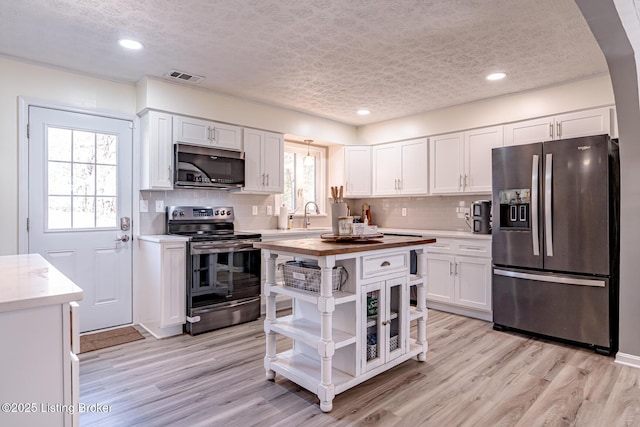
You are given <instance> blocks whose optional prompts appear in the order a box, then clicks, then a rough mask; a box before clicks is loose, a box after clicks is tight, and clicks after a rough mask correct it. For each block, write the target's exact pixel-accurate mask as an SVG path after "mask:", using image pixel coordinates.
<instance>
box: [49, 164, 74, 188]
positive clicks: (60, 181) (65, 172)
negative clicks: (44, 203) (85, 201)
mask: <svg viewBox="0 0 640 427" xmlns="http://www.w3.org/2000/svg"><path fill="white" fill-rule="evenodd" d="M48 181H49V194H57V195H68V196H70V195H71V163H62V162H49V176H48Z"/></svg>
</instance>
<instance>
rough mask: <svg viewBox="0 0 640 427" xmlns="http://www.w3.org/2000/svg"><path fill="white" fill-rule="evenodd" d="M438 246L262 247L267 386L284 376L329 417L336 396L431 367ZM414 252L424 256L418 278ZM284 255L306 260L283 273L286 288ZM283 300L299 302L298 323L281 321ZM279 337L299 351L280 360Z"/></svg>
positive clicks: (413, 241)
mask: <svg viewBox="0 0 640 427" xmlns="http://www.w3.org/2000/svg"><path fill="white" fill-rule="evenodd" d="M435 241H436V240H435V239H433V238H425V237H409V236H384V237H382V238H380V239H375V240H362V241H352V242H334V241H330V240H327V239H321V238H308V239H296V240H281V241H273V242H260V243H255V244H254V246H255V247H256V248H259V249H262V251H263V256H264V259H265V261H266V267H267V268H266V275H267V277H266V282H265V289H264V294H265V297H266V319H265V322H264V330H265V333H266V355H265V359H264V366H265V370H266V376H267V379H269V380H273V379H275V375H276V373H279V374H280V375H282V376H284V377H286V378H288V379H289V380H291V381H293V382H295V383H297V384H298V385H300V386H302V387H304V388H306V389H307V390H309V391H311V392H312V393H315V394H316V395H317V396H318V398H319V399H320V409H321V410H322V411H324V412H329V411H331V409H332V407H333V398H334V397H335V395H337V394H339V393H341V392H343V391H345V390H348V389H349V388H351V387H354V386H356V385H358V384H360V383H362V382H363V381H366V380H367V379H369V378H372V377H374V376H376V375H378V374H380V373H382V372H384V371H386V370H388V369H390V368H392V367H394V366H396V365H398V364H400V363H402V362H404V361H406V360H408V359H410V358H411V357H414V356H416V357H417V359H418V360H419V361H424V360H425V359H426V352H427V349H428V345H427V339H426V320H427V309H426V305H425V297H426V294H425V285H426V253H427V247H428V245H429V244H431V243H434V242H435ZM411 251H415V252H416V255H417V273H416V274H413V275H412V274H410V258H411V255H410V254H411ZM279 255H285V256H290V257H295V258H296V259H303V260H304V261H302V262H299V263H298V264H285V265H284V266H283V269H284V283H276V280H275V278H276V259H277V258H278V256H279ZM412 287H415V288H416V294H417V298H416V301H415V303H414V304H412V303H411V301H410V297H409V295H410V289H411V288H412ZM278 294H280V295H285V296H288V297H290V298H292V301H293V305H292V309H293V310H292V314H291V315H288V316H281V317H277V314H276V304H275V300H276V295H278ZM412 323H414V324H415V326H416V327H415V328H413V333H412V332H411V331H412V328H411V324H412ZM276 334H282V335H284V336H287V337H289V338H291V339H292V341H293V347H292V348H291V349H290V350H288V351H283V352H278V351H277V349H276Z"/></svg>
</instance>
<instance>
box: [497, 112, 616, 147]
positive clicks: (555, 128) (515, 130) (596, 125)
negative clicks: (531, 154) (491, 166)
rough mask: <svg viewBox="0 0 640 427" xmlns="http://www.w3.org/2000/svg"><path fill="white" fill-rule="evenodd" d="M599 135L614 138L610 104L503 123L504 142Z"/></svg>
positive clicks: (532, 141) (528, 142)
mask: <svg viewBox="0 0 640 427" xmlns="http://www.w3.org/2000/svg"><path fill="white" fill-rule="evenodd" d="M612 130H613V131H614V132H612ZM601 134H608V135H612V136H613V137H615V119H614V114H613V111H612V108H611V107H603V108H595V109H592V110H586V111H578V112H575V113H567V114H559V115H556V116H549V117H542V118H539V119H533V120H525V121H522V122H517V123H510V124H508V125H505V126H504V145H506V146H508V145H520V144H531V143H534V142H544V141H551V140H554V139H567V138H578V137H581V136H590V135H601Z"/></svg>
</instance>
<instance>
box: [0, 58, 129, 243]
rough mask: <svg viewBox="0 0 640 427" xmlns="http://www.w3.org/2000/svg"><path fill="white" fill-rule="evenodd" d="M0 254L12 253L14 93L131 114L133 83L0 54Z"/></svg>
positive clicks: (15, 148) (15, 236)
mask: <svg viewBox="0 0 640 427" xmlns="http://www.w3.org/2000/svg"><path fill="white" fill-rule="evenodd" d="M0 70H1V75H2V78H1V79H0V182H1V183H2V185H0V200H2V203H3V207H2V209H0V236H2V237H1V238H0V255H11V254H16V253H18V97H19V96H25V97H30V98H34V99H39V100H46V101H52V102H56V103H61V104H65V105H69V106H71V107H75V108H82V109H100V110H104V111H114V112H118V113H121V114H122V113H125V114H131V115H132V117H133V115H134V114H135V112H136V108H135V102H136V96H135V95H136V94H135V87H134V86H133V85H128V84H122V83H114V82H110V81H107V80H100V79H96V78H92V77H87V76H83V75H79V74H73V73H69V72H65V71H61V70H56V69H52V68H45V67H42V66H38V65H33V64H26V63H23V62H17V61H14V60H12V59H9V58H4V57H0Z"/></svg>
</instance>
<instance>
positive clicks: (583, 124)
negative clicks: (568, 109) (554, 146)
mask: <svg viewBox="0 0 640 427" xmlns="http://www.w3.org/2000/svg"><path fill="white" fill-rule="evenodd" d="M555 119H556V126H555V131H556V137H555V139H567V138H578V137H581V136H590V135H601V134H607V135H609V134H610V132H611V108H610V107H604V108H596V109H593V110H588V111H578V112H576V113H568V114H562V115H559V116H556V117H555Z"/></svg>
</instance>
